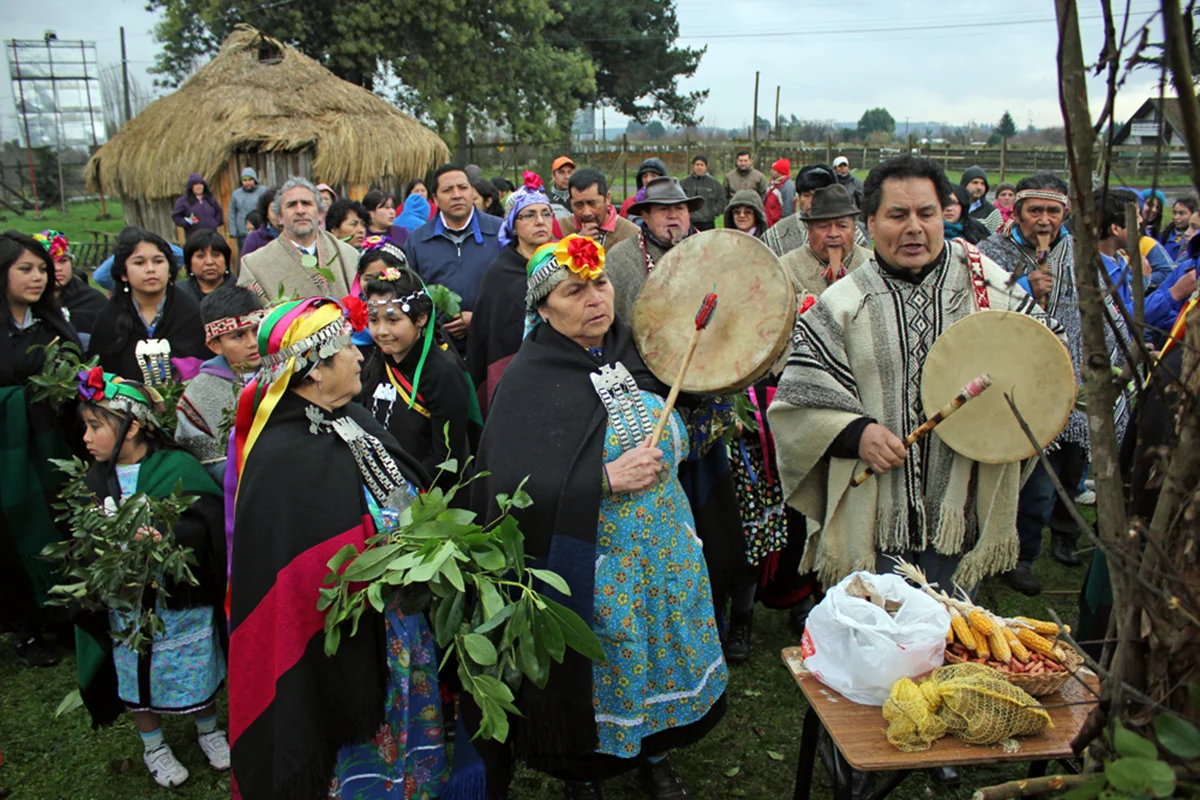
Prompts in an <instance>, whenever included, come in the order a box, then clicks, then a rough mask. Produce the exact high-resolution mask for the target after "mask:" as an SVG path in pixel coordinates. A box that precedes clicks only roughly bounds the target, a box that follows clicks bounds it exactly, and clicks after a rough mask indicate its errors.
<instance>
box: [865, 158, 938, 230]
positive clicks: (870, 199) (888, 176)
mask: <svg viewBox="0 0 1200 800" xmlns="http://www.w3.org/2000/svg"><path fill="white" fill-rule="evenodd" d="M906 178H924V179H926V180H928V181H929V182H930V183H932V184H933V191H934V193H935V194H936V195H937V199H938V204H939V205H940V206H941V207H942V208H945V207H946V206H947V204H949V202H950V197H951V189H950V179H949V178H947V177H946V172H945V170H943V169H942V165H941V164H939V163H937V162H936V161H934V160H933V159H931V158H922V157H921V156H913V155H903V156H896V157H895V158H889V159H888V160H887V161H885V162H883V163H882V164H880V165H879V166H877V167H875V168H874V169H873V170H871V174H870V175H868V176H867V180H866V181H865V182H864V183H863V213H864V214H865V215H866V216H868V217H872V216H874V215H875V214H876V213H877V212H878V211H879V206H880V204H881V203H882V202H883V184H884V182H885V181H889V180H904V179H906Z"/></svg>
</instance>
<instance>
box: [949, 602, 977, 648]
mask: <svg viewBox="0 0 1200 800" xmlns="http://www.w3.org/2000/svg"><path fill="white" fill-rule="evenodd" d="M946 610H947V611H949V612H950V629H951V630H953V631H954V635H955V636H957V637H958V640H959V641H960V642H962V643H963V647H965V648H967V649H968V650H970V651H971V652H975V644H976V642H975V635H974V634H972V633H971V626H970V625H968V624H967V621H966V620H965V619H963V615H962V614H960V613H959V611H958V609H957V608H955V607H954V606H947V608H946Z"/></svg>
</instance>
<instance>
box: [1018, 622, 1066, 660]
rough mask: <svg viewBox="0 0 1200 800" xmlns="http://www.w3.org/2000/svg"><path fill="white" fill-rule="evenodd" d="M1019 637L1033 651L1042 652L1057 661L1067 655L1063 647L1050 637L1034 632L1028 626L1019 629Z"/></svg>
mask: <svg viewBox="0 0 1200 800" xmlns="http://www.w3.org/2000/svg"><path fill="white" fill-rule="evenodd" d="M1017 639H1019V640H1020V641H1021V644H1023V645H1025V646H1026V647H1028V648H1029V649H1030V650H1032V651H1033V652H1035V653H1041V654H1042V655H1044V656H1046V657H1047V658H1052V659H1054V660H1055V661H1062V660H1063V659H1064V658H1065V657H1066V656H1065V654H1064V653H1063V651H1062V648H1061V647H1055V646H1054V645H1053V644H1051V643H1050V641H1049V640H1048V639H1046V638H1044V637H1043V636H1041V635H1039V634H1036V633H1034V632H1033V631H1031V630H1029V629H1028V628H1021V629H1020V630H1019V631H1017Z"/></svg>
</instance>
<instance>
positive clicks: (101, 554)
mask: <svg viewBox="0 0 1200 800" xmlns="http://www.w3.org/2000/svg"><path fill="white" fill-rule="evenodd" d="M51 463H53V464H54V465H55V466H56V467H58V469H59V470H61V471H62V472H63V473H64V474H65V475H66V476H67V482H66V485H65V486H64V487H63V490H62V492H61V493H60V495H59V499H60V502H58V503H55V505H54V507H55V508H56V509H58V510H59V512H60V513H59V515H58V519H60V520H63V521H65V522H67V524H68V525H69V526H70V529H71V538H70V539H66V540H64V541H61V542H53V543H51V544H48V545H46V547H45V549H43V550H42V556H43V557H45V558H49V559H54V560H57V561H62V562H63V574H64V575H65V576H66V579H67V582H64V583H61V584H59V585H57V586H54V587H52V588H51V589H50V592H49V602H50V603H52V604H54V605H61V606H66V605H72V604H76V603H78V604H79V605H80V606H81V607H82V608H84V609H87V610H89V611H100V612H108V611H116V612H118V618H119V619H120V620H121V621H122V626H121V628H120V629H119V630H114V631H112V632H111V634H112V637H113V639H114V641H116V642H117V643H118V644H122V645H125V646H127V647H129V648H130V649H131V650H134V651H135V652H138V653H145V652H148V651H149V647H150V643H151V641H152V640H153V638H154V637H155V636H156V635H158V634H161V633H162V632H163V623H162V620H161V619H160V618H159V617H158V614H157V613H156V609H155V608H154V606H153V605H151V606H150V607H146V604H145V603H144V602H143V601H144V598H145V594H146V590H147V589H148V588H149V589H155V590H157V592H158V594H159V596H160V597H163V598H165V597H167V596H168V592H167V589H166V584H167V583H178V584H188V585H191V586H195V585H197V581H196V577H195V576H194V575H193V574H192V570H191V567H192V566H193V565H196V563H197V562H196V557H195V555H194V554H193V552H192V550H191V548H189V547H181V546H179V545H177V544H176V543H175V537H174V525H175V523H176V522H177V521H178V520H179V518H180V517H181V516H182V515H183V513H184V511H186V510H187V509H188V507H189V506H191V504H192V503H193V502H195V498H194V497H188V496H184V495H183V485H182V482H178V483H176V484H175V488H174V490H173V491H172V493H171V494H170V495H169V496H168V497H165V498H161V499H158V498H153V497H149V496H147V495H146V494H144V493H142V492H138V493H137V494H135V495H133V496H131V497H129V498H128V499H126V500H125V502H124V503H122V504H121V506H120V508H118V509H116V511H115V513H113V512H111V511H106V510H105V509H104V508H103V507H102V506H101V504H100V501H99V498H97V497H96V496H95V495H94V494H93V493H92V492H91V491H90V490H89V489H88V487H87V483H86V481H85V476H86V474H87V470H88V467H87V465H86V464H84V463H83V462H82V461H81V460H79V459H78V458H72V459H70V460H60V459H52V460H51ZM147 528H148V529H153V530H155V531H158V533H159V534H161V539H160V540H157V541H156V540H155V539H154V538H153V537H152V536H139V534H138V532H139V531H140V530H142V529H147Z"/></svg>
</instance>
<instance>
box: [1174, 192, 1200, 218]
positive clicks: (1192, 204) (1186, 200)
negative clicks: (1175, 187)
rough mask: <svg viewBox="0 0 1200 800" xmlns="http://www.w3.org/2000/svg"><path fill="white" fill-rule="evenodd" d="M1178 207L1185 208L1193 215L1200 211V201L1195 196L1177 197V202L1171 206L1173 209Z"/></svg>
mask: <svg viewBox="0 0 1200 800" xmlns="http://www.w3.org/2000/svg"><path fill="white" fill-rule="evenodd" d="M1177 205H1179V206H1183V207H1184V208H1186V209H1187V210H1188V211H1191V212H1192V213H1193V214H1195V213H1196V210H1197V209H1200V201H1197V199H1196V195H1194V194H1185V195H1183V196H1181V197H1176V198H1175V202H1174V203H1172V204H1171V208H1174V207H1175V206H1177Z"/></svg>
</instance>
